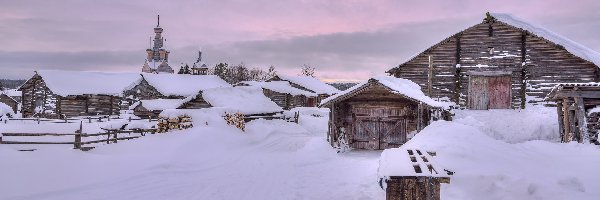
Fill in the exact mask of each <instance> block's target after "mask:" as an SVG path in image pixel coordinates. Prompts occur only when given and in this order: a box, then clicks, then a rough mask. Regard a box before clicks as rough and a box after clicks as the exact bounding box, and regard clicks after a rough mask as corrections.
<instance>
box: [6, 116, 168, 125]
mask: <svg viewBox="0 0 600 200" xmlns="http://www.w3.org/2000/svg"><path fill="white" fill-rule="evenodd" d="M121 119H123V118H118V117H113V118H111V117H108V116H98V117H82V118H65V119H48V118H9V119H8V120H4V123H5V124H7V123H8V122H9V121H35V122H37V123H38V124H39V123H40V122H50V123H77V122H80V121H85V122H86V123H92V122H105V121H111V120H121ZM103 120H104V121H103ZM127 120H128V121H129V122H131V121H142V120H147V121H151V122H155V121H158V119H152V118H150V119H134V118H131V117H130V118H128V119H127Z"/></svg>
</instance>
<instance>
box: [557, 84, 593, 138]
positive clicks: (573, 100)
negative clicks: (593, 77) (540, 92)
mask: <svg viewBox="0 0 600 200" xmlns="http://www.w3.org/2000/svg"><path fill="white" fill-rule="evenodd" d="M546 100H548V101H553V102H555V103H556V105H557V107H556V109H557V113H558V124H559V133H560V139H561V142H571V141H577V142H580V143H590V142H591V143H595V144H600V143H599V141H598V131H599V130H600V83H597V82H590V83H561V84H558V85H557V86H555V87H554V88H553V89H552V91H551V92H550V93H549V94H548V96H547V98H546Z"/></svg>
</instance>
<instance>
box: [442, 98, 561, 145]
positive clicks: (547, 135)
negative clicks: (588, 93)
mask: <svg viewBox="0 0 600 200" xmlns="http://www.w3.org/2000/svg"><path fill="white" fill-rule="evenodd" d="M454 112H455V116H454V122H457V123H460V124H465V125H470V126H473V127H477V128H479V129H480V130H481V131H482V132H484V133H486V134H487V135H488V136H490V137H492V138H494V139H497V140H502V141H505V142H509V143H519V142H526V141H530V140H546V141H555V142H557V141H559V133H558V116H557V113H556V108H550V107H543V106H530V107H528V108H527V109H523V110H512V109H497V110H455V111H454Z"/></svg>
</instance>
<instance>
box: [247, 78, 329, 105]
mask: <svg viewBox="0 0 600 200" xmlns="http://www.w3.org/2000/svg"><path fill="white" fill-rule="evenodd" d="M238 85H242V86H255V87H260V88H262V89H263V93H264V94H265V96H267V97H269V99H271V101H273V102H275V103H276V104H277V105H278V106H280V107H282V108H283V109H285V110H289V109H292V108H295V107H311V106H315V105H309V104H308V103H309V102H308V98H316V97H317V94H315V93H312V92H309V91H305V90H301V89H298V88H295V87H292V86H291V85H290V84H289V83H288V82H287V81H269V82H258V81H242V82H241V83H239V84H238Z"/></svg>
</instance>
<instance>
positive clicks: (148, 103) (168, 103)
mask: <svg viewBox="0 0 600 200" xmlns="http://www.w3.org/2000/svg"><path fill="white" fill-rule="evenodd" d="M140 102H141V103H140V104H141V105H142V106H143V107H144V108H146V109H148V110H166V109H176V108H177V107H179V106H180V105H181V102H182V100H181V99H152V100H141V101H140ZM134 105H135V106H134ZM134 105H132V107H134V108H135V107H137V105H139V104H137V103H136V104H134Z"/></svg>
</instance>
